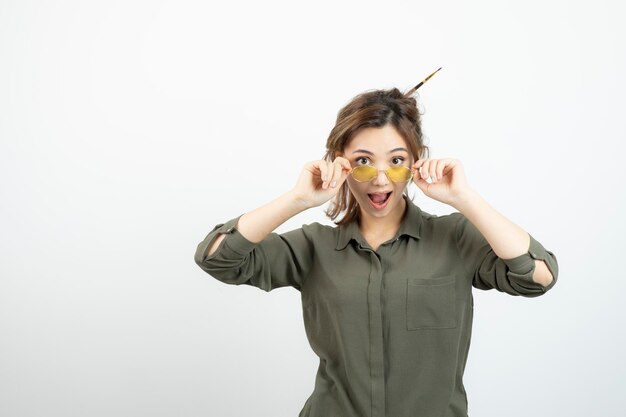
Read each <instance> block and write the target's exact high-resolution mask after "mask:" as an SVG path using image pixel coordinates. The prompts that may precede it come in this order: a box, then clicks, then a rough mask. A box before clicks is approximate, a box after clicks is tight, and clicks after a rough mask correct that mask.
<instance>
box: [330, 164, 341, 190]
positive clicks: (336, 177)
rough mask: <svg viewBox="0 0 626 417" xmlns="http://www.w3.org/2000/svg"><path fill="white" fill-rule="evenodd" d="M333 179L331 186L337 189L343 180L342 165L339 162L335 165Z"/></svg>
mask: <svg viewBox="0 0 626 417" xmlns="http://www.w3.org/2000/svg"><path fill="white" fill-rule="evenodd" d="M333 168H334V170H333V178H332V179H331V182H330V186H331V187H332V188H335V187H336V186H337V184H338V183H339V180H340V179H341V168H342V167H341V164H340V163H339V162H335V163H333Z"/></svg>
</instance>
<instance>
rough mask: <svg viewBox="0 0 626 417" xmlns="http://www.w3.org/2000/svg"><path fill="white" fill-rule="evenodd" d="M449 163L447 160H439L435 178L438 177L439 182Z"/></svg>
mask: <svg viewBox="0 0 626 417" xmlns="http://www.w3.org/2000/svg"><path fill="white" fill-rule="evenodd" d="M447 163H448V161H447V160H445V159H440V160H439V163H438V164H437V168H436V169H435V177H437V181H439V180H440V179H441V178H442V177H443V169H444V168H445V166H446V164H447Z"/></svg>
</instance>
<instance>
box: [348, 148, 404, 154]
mask: <svg viewBox="0 0 626 417" xmlns="http://www.w3.org/2000/svg"><path fill="white" fill-rule="evenodd" d="M396 151H405V152H406V153H409V151H408V150H407V149H406V148H395V149H392V150H390V151H389V152H387V153H388V154H390V153H393V152H396ZM357 152H362V153H366V154H369V155H374V154H373V153H372V152H370V151H367V150H365V149H357V150H356V151H354V152H352V153H353V154H354V153H357Z"/></svg>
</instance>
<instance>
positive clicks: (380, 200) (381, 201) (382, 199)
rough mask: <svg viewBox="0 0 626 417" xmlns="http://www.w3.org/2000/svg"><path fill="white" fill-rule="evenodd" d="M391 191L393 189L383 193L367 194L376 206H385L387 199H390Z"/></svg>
mask: <svg viewBox="0 0 626 417" xmlns="http://www.w3.org/2000/svg"><path fill="white" fill-rule="evenodd" d="M391 193H392V191H390V192H388V193H386V194H381V193H373V194H367V196H368V197H369V199H370V201H371V202H372V204H374V206H376V207H380V206H384V205H385V204H386V203H387V201H389V197H390V196H391Z"/></svg>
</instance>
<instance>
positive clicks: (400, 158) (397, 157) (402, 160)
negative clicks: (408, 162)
mask: <svg viewBox="0 0 626 417" xmlns="http://www.w3.org/2000/svg"><path fill="white" fill-rule="evenodd" d="M392 159H399V160H400V164H398V165H402V163H403V162H404V158H403V157H401V156H394V157H393V158H392Z"/></svg>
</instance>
